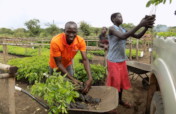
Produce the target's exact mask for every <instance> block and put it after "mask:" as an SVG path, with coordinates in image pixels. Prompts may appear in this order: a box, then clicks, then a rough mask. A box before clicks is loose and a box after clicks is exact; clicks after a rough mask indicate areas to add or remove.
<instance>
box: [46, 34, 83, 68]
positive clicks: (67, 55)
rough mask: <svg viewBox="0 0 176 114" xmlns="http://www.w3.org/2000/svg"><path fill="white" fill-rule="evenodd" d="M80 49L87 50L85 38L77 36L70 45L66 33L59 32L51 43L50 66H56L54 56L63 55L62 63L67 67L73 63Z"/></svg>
mask: <svg viewBox="0 0 176 114" xmlns="http://www.w3.org/2000/svg"><path fill="white" fill-rule="evenodd" d="M78 50H80V51H86V43H85V41H84V39H83V38H81V37H80V36H78V35H77V36H76V38H75V39H74V41H73V42H72V44H70V45H68V44H67V42H66V35H65V33H61V34H58V35H57V36H55V37H53V38H52V40H51V43H50V61H49V64H50V67H51V68H56V67H57V65H56V63H55V60H54V57H60V56H61V57H62V60H61V62H62V64H63V65H64V67H65V68H66V67H67V66H69V65H70V64H72V59H73V57H74V56H75V55H76V53H77V52H78Z"/></svg>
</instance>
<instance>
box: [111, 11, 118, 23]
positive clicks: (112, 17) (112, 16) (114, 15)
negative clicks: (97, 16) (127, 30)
mask: <svg viewBox="0 0 176 114" xmlns="http://www.w3.org/2000/svg"><path fill="white" fill-rule="evenodd" d="M118 14H120V13H119V12H117V13H113V14H112V15H111V21H112V22H113V19H114V18H116V16H117V15H118ZM113 23H114V22H113Z"/></svg>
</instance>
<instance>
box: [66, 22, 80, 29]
mask: <svg viewBox="0 0 176 114" xmlns="http://www.w3.org/2000/svg"><path fill="white" fill-rule="evenodd" d="M70 24H75V25H76V26H77V24H76V23H75V22H74V21H68V22H67V23H66V24H65V28H66V27H67V26H68V25H70Z"/></svg>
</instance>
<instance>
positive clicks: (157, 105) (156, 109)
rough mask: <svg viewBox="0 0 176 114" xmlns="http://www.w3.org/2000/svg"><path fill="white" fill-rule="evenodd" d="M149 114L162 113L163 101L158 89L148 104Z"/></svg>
mask: <svg viewBox="0 0 176 114" xmlns="http://www.w3.org/2000/svg"><path fill="white" fill-rule="evenodd" d="M150 114H164V106H163V101H162V97H161V93H160V92H159V91H156V92H155V93H154V95H153V98H152V102H151V105H150Z"/></svg>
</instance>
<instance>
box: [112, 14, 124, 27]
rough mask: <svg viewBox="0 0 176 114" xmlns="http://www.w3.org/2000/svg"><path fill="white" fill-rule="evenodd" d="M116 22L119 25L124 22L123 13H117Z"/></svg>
mask: <svg viewBox="0 0 176 114" xmlns="http://www.w3.org/2000/svg"><path fill="white" fill-rule="evenodd" d="M114 23H115V24H117V25H120V24H122V23H123V19H122V15H121V14H117V16H116V18H114Z"/></svg>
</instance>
